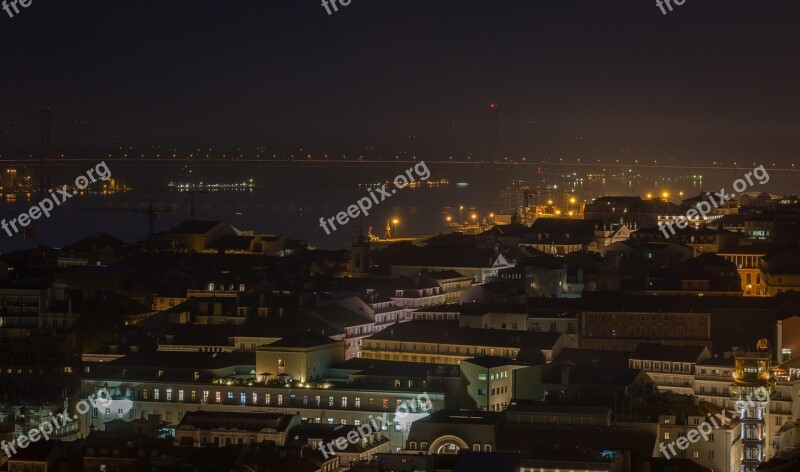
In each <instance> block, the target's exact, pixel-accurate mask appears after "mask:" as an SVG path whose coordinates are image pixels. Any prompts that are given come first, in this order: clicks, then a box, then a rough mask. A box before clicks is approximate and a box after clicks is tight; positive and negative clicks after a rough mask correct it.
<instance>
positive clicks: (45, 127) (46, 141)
mask: <svg viewBox="0 0 800 472" xmlns="http://www.w3.org/2000/svg"><path fill="white" fill-rule="evenodd" d="M41 127H42V128H41V144H42V150H41V153H40V154H39V196H44V193H45V191H46V190H47V182H46V178H45V160H46V159H48V158H50V138H51V137H52V136H53V133H52V131H51V130H50V107H42V119H41Z"/></svg>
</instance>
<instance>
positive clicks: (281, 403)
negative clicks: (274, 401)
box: [278, 395, 283, 406]
mask: <svg viewBox="0 0 800 472" xmlns="http://www.w3.org/2000/svg"><path fill="white" fill-rule="evenodd" d="M281 405H283V395H278V406H281Z"/></svg>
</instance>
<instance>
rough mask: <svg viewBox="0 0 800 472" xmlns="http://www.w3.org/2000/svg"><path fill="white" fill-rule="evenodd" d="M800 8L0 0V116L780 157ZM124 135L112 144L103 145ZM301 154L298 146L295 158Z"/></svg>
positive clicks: (157, 132)
mask: <svg viewBox="0 0 800 472" xmlns="http://www.w3.org/2000/svg"><path fill="white" fill-rule="evenodd" d="M799 18H800V3H799V2H797V1H796V0H769V1H744V0H686V3H685V4H684V5H683V6H675V10H674V11H673V12H671V13H669V14H668V15H666V16H664V15H662V13H661V10H659V8H658V7H657V6H656V4H655V0H652V1H651V0H613V1H602V0H591V1H589V0H525V1H516V0H491V1H471V0H461V1H455V0H424V1H417V0H406V1H399V0H397V1H390V0H352V2H351V4H350V5H349V6H347V7H340V10H339V12H338V13H334V14H333V15H330V16H329V15H328V14H327V13H326V11H325V9H324V8H323V7H322V6H321V5H320V1H319V0H281V1H275V0H268V1H259V2H255V1H252V0H236V1H230V0H229V1H207V0H192V1H183V0H161V1H158V2H155V1H151V2H134V1H127V2H122V1H117V0H113V1H101V0H94V1H87V0H70V1H63V0H34V3H33V5H32V6H30V7H29V8H27V9H22V11H21V12H20V13H19V14H18V15H16V16H15V17H14V18H9V17H8V15H6V13H5V12H3V11H0V44H2V50H1V51H0V94H2V95H1V96H0V123H6V122H8V121H9V120H13V121H16V122H17V123H18V124H17V126H16V127H15V128H14V129H13V138H12V144H15V145H23V146H27V145H35V144H36V143H37V141H38V126H39V123H38V110H39V107H40V106H41V105H43V104H47V105H50V106H52V107H53V109H54V110H55V111H54V113H53V116H54V124H53V127H54V133H55V134H56V136H57V143H58V144H60V145H102V146H106V145H114V144H120V143H124V144H126V145H131V146H137V147H145V146H152V145H160V146H165V147H171V146H181V147H192V146H204V147H208V146H213V147H217V148H231V147H237V146H243V147H252V146H267V148H268V149H269V150H270V151H275V152H281V153H298V154H303V153H306V152H311V153H315V154H316V153H322V152H327V153H331V154H343V153H364V154H366V155H368V156H370V157H393V156H395V155H397V154H398V153H401V152H406V153H409V154H416V155H418V156H421V157H423V158H427V159H445V158H448V157H449V156H455V158H463V157H464V156H466V155H468V154H472V156H475V158H482V157H485V156H486V153H487V149H488V136H489V115H488V104H489V103H491V102H496V103H498V104H499V105H500V107H501V108H500V109H501V130H500V133H501V151H502V153H503V154H505V155H508V156H515V157H521V156H527V157H528V158H530V159H545V158H550V159H553V158H559V157H563V158H565V159H574V158H576V157H583V158H584V159H595V158H601V159H616V158H620V159H625V160H632V158H633V157H636V158H639V159H666V158H674V159H676V160H677V162H685V163H692V162H698V161H700V162H709V163H710V162H711V161H712V160H715V159H717V160H719V159H722V160H726V161H733V160H736V159H744V160H748V161H749V160H752V161H760V162H777V163H780V164H787V163H792V162H796V161H797V149H798V145H800V118H798V113H797V110H798V108H799V106H800V93H798V85H800V60H799V59H800V28H798V27H797V22H798V19H799ZM114 134H119V135H121V136H123V138H122V139H121V140H115V139H113V138H112V136H113V135H114ZM301 148H302V149H303V151H300V149H301Z"/></svg>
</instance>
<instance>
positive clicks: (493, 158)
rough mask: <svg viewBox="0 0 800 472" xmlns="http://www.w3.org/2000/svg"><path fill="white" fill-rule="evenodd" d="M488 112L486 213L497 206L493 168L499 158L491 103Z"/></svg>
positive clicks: (495, 106)
mask: <svg viewBox="0 0 800 472" xmlns="http://www.w3.org/2000/svg"><path fill="white" fill-rule="evenodd" d="M489 112H490V113H491V147H490V150H489V154H490V155H489V199H488V202H487V203H488V205H487V206H486V212H487V213H488V212H490V211H494V210H496V209H495V208H494V207H495V205H496V204H497V192H498V190H497V189H498V185H497V168H496V167H495V165H496V163H497V160H498V158H499V156H498V155H497V152H498V130H497V105H496V104H494V103H492V104H491V105H489Z"/></svg>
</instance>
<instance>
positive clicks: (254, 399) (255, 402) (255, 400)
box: [253, 393, 258, 405]
mask: <svg viewBox="0 0 800 472" xmlns="http://www.w3.org/2000/svg"><path fill="white" fill-rule="evenodd" d="M253 405H258V394H257V393H254V394H253Z"/></svg>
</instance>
